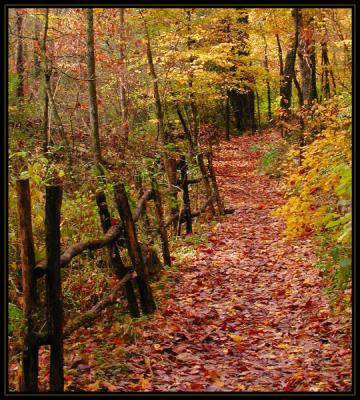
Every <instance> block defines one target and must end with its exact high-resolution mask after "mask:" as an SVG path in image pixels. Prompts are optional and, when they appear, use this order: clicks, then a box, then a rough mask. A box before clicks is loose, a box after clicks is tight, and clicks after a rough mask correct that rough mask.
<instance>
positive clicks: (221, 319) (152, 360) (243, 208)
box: [43, 131, 352, 392]
mask: <svg viewBox="0 0 360 400" xmlns="http://www.w3.org/2000/svg"><path fill="white" fill-rule="evenodd" d="M277 137H278V133H277V132H275V131H268V132H265V134H264V135H262V136H245V137H241V138H234V139H232V140H231V141H230V142H222V144H221V149H220V151H218V152H217V153H216V155H215V167H216V170H217V175H218V180H219V185H220V189H221V192H222V193H223V194H224V196H225V203H226V205H227V207H235V208H236V211H235V213H234V214H232V215H227V216H226V217H224V218H223V220H221V221H220V222H219V223H217V224H216V225H214V224H212V225H211V228H210V227H209V230H210V232H211V233H210V235H209V241H208V243H206V244H202V245H193V246H192V250H195V251H192V252H190V253H189V254H190V256H189V257H187V258H186V262H184V264H182V265H181V266H180V267H178V268H177V269H173V270H169V271H168V272H167V278H166V280H164V281H163V283H162V285H161V287H160V288H159V282H158V283H156V284H155V287H156V285H158V286H157V287H158V289H157V290H156V297H157V303H158V310H157V312H156V314H155V315H154V316H152V317H150V318H142V319H141V320H139V321H137V322H135V323H134V322H130V321H128V325H125V327H124V324H123V321H122V322H121V323H120V322H114V321H111V320H108V321H104V320H102V321H99V323H98V324H96V325H95V326H93V327H92V328H83V329H80V330H79V331H78V332H77V333H76V334H74V335H73V336H72V337H71V338H70V339H68V340H67V341H66V342H65V350H66V357H65V380H66V388H67V390H70V391H72V390H75V391H79V390H84V391H101V390H104V391H121V392H122V391H131V392H133V391H160V392H163V391H174V392H189V391H193V392H197V391H198V392H214V391H223V392H244V391H247V392H256V391H262V392H284V391H291V392H297V391H303V392H308V391H313V392H324V391H329V392H343V391H350V390H351V388H352V386H351V382H352V350H351V316H350V315H349V313H342V314H340V313H336V312H334V311H332V309H331V306H330V304H329V300H328V298H327V296H326V295H325V294H324V292H323V288H324V286H325V284H326V282H325V281H324V278H323V277H322V276H321V273H320V271H319V270H318V269H316V268H315V267H314V266H313V264H314V262H315V256H314V249H313V246H312V242H311V239H304V240H297V241H294V242H291V243H288V242H285V241H283V240H282V237H281V232H282V230H283V225H282V223H281V222H279V221H278V220H276V219H275V218H274V217H272V216H271V211H272V210H273V209H275V208H276V207H277V206H278V205H280V204H281V203H282V202H283V201H284V199H283V193H282V190H281V186H280V184H279V180H278V179H275V178H269V177H267V176H261V175H259V174H258V173H257V166H258V158H259V154H260V153H259V152H256V151H255V152H254V148H256V146H254V145H255V144H256V145H257V146H259V147H261V146H262V143H266V142H272V141H274V140H275V139H276V138H277ZM104 322H105V325H104ZM43 357H44V360H45V359H46V354H44V355H43Z"/></svg>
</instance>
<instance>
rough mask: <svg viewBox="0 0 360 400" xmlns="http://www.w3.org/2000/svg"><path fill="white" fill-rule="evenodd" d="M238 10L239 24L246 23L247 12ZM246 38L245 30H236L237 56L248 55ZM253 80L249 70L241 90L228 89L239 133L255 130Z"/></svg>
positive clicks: (247, 37)
mask: <svg viewBox="0 0 360 400" xmlns="http://www.w3.org/2000/svg"><path fill="white" fill-rule="evenodd" d="M239 11H240V15H239V17H238V18H237V20H238V22H239V23H241V24H248V23H249V15H248V13H247V12H246V11H244V9H243V10H239ZM248 39H249V35H248V33H247V32H246V31H244V30H239V31H238V42H239V45H238V48H237V49H235V51H236V53H237V54H238V56H240V57H241V56H245V57H248V56H249V54H250V51H249V49H248ZM246 66H248V65H246ZM254 82H255V79H254V76H253V74H252V73H251V72H249V73H248V74H247V76H246V77H245V78H244V80H243V82H242V87H241V90H240V88H239V89H231V90H229V98H230V103H231V107H232V109H233V112H234V116H235V121H236V127H237V131H238V134H239V135H241V134H242V133H244V132H245V131H247V130H251V131H252V132H253V133H254V132H255V131H256V120H255V94H254V89H253V86H254Z"/></svg>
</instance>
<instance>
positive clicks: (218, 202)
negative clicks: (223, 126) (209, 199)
mask: <svg viewBox="0 0 360 400" xmlns="http://www.w3.org/2000/svg"><path fill="white" fill-rule="evenodd" d="M212 157H213V155H212V148H210V151H209V152H208V154H207V159H208V170H209V175H210V179H211V182H212V185H213V189H214V194H215V199H216V205H217V208H218V211H219V214H220V215H224V214H225V212H224V206H223V203H222V200H221V197H220V192H219V187H218V184H217V181H216V175H215V170H214V166H213V158H212Z"/></svg>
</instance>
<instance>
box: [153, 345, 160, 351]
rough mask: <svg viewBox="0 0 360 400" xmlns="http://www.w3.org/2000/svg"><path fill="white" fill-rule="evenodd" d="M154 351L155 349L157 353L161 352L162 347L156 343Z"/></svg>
mask: <svg viewBox="0 0 360 400" xmlns="http://www.w3.org/2000/svg"><path fill="white" fill-rule="evenodd" d="M154 349H155V350H156V351H159V350H160V349H161V346H160V345H159V344H158V343H155V344H154Z"/></svg>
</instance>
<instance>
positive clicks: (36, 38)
mask: <svg viewBox="0 0 360 400" xmlns="http://www.w3.org/2000/svg"><path fill="white" fill-rule="evenodd" d="M33 43H34V50H33V52H34V53H33V54H34V65H33V75H34V78H35V79H38V78H40V74H41V61H40V58H39V50H38V49H39V48H41V44H40V26H39V20H38V19H37V18H35V20H34V42H33Z"/></svg>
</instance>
